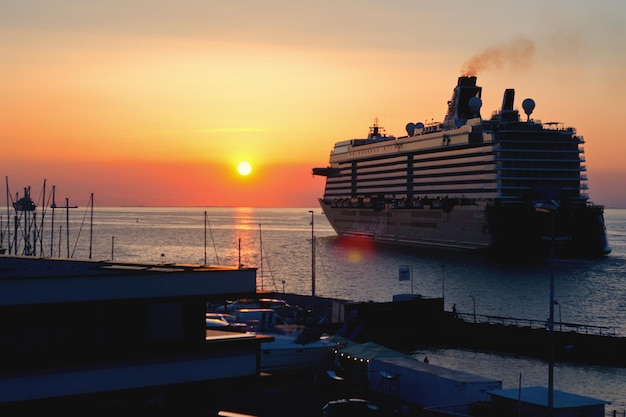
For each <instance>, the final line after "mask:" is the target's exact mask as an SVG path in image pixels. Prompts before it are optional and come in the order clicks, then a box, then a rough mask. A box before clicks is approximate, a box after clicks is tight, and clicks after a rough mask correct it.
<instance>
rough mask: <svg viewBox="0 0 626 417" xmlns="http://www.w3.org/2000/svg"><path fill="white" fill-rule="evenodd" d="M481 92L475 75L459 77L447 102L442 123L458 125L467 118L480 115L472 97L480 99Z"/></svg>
mask: <svg viewBox="0 0 626 417" xmlns="http://www.w3.org/2000/svg"><path fill="white" fill-rule="evenodd" d="M481 92H482V88H481V87H478V86H477V85H476V77H475V76H470V77H466V76H462V77H459V79H458V83H457V86H456V87H455V89H454V93H452V99H451V100H450V101H449V102H448V113H447V114H446V117H445V119H444V125H446V126H447V127H458V126H462V125H463V124H465V121H466V120H467V119H472V118H474V117H480V114H479V113H478V114H477V111H478V110H479V109H480V107H479V106H476V104H477V102H476V100H472V99H474V98H479V99H480V95H481ZM470 102H471V103H470Z"/></svg>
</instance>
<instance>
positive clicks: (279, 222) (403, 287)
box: [44, 208, 626, 412]
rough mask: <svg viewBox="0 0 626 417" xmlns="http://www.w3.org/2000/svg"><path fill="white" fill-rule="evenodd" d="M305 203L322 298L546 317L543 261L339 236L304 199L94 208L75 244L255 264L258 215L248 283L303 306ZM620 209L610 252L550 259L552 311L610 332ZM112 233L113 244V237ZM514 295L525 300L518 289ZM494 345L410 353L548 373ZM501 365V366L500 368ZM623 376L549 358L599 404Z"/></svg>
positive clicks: (163, 261)
mask: <svg viewBox="0 0 626 417" xmlns="http://www.w3.org/2000/svg"><path fill="white" fill-rule="evenodd" d="M205 213H206V215H207V218H208V219H210V228H211V229H210V230H211V235H212V236H213V239H214V242H219V243H216V244H215V245H214V246H213V245H212V244H210V243H209V244H205V242H206V241H205V236H206V235H205V233H206V228H205V226H204V216H205ZM312 215H313V216H314V219H315V230H314V235H315V240H316V260H317V265H316V267H317V271H316V293H317V297H318V298H320V299H321V298H330V299H341V300H354V301H360V302H368V301H375V302H388V301H390V300H391V299H392V298H393V295H394V294H402V293H404V294H407V293H413V292H414V291H415V292H416V294H417V293H419V294H423V295H424V297H426V298H431V297H432V298H435V299H437V298H439V299H440V300H441V301H440V303H441V305H442V308H443V310H444V311H447V312H452V311H453V308H456V310H457V313H458V314H459V315H461V316H462V317H463V318H464V319H465V320H467V321H473V318H474V317H476V318H477V320H478V321H480V320H481V319H485V318H487V317H509V318H510V317H517V318H521V319H527V320H535V321H536V322H537V323H540V322H542V321H543V322H545V317H546V315H547V307H546V300H547V293H548V285H547V284H548V276H549V270H550V265H549V264H548V263H546V262H537V263H533V264H528V265H521V266H520V265H506V264H499V263H497V262H496V263H493V262H490V263H487V262H486V259H484V258H481V257H476V256H469V255H467V256H463V255H458V254H455V256H449V253H447V252H445V251H444V252H429V251H425V252H423V253H420V254H419V255H415V254H414V253H412V252H404V251H401V250H400V251H392V250H389V249H386V248H384V247H376V246H366V245H363V242H362V241H356V242H353V241H349V240H345V239H339V238H337V237H336V236H335V235H334V232H333V230H332V228H331V227H330V225H329V224H328V223H326V222H325V221H324V218H323V216H322V215H321V213H318V212H315V211H313V214H311V213H310V211H309V210H307V209H222V208H208V209H194V208H96V209H95V210H94V221H93V247H92V248H91V249H90V250H89V249H86V248H85V246H86V245H80V244H78V245H76V247H77V253H79V254H80V255H77V256H80V257H83V256H87V255H88V254H89V252H90V251H91V252H92V253H93V256H94V257H95V258H97V259H105V260H106V259H108V260H109V261H111V260H112V258H113V261H115V262H119V263H125V262H126V263H130V264H136V263H147V264H150V265H152V268H156V269H159V268H161V267H160V266H159V265H170V264H174V262H172V260H173V259H176V260H177V262H176V263H180V264H181V265H190V264H196V265H202V264H204V259H205V257H207V258H208V259H209V263H210V264H214V263H218V262H217V259H218V258H219V263H221V264H226V263H227V262H228V263H232V264H235V265H236V264H244V265H252V266H255V267H256V266H259V265H260V264H261V256H260V253H259V247H260V243H259V233H258V230H259V225H260V224H262V225H263V230H264V234H263V247H264V254H263V259H264V264H265V266H264V268H263V271H261V269H258V268H257V274H256V278H255V285H254V286H255V289H256V291H261V292H262V293H269V292H273V293H274V295H277V296H279V295H280V294H282V293H283V292H284V293H285V294H287V293H295V294H301V295H302V297H303V299H301V300H300V301H299V302H298V304H299V305H301V306H302V307H303V308H305V309H307V308H310V307H311V305H310V304H309V303H307V300H310V301H311V302H312V299H311V298H310V294H311V285H312V282H311V254H310V251H311V239H310V238H311V221H310V220H311V216H312ZM620 216H624V213H623V211H620V210H615V211H612V210H608V211H607V224H608V225H609V226H610V227H609V230H610V231H612V233H613V234H612V235H611V234H610V235H609V236H612V237H613V238H612V239H611V243H612V245H613V247H614V248H615V250H614V252H613V253H612V254H611V255H610V256H609V257H607V258H604V259H599V260H583V261H581V260H571V261H568V260H559V261H556V262H555V265H553V267H554V276H555V281H556V299H557V300H558V301H559V303H560V307H561V309H558V310H557V311H558V313H557V316H556V323H560V322H562V323H585V324H586V325H588V326H589V327H590V328H593V327H594V326H596V327H597V328H599V329H603V330H607V332H608V333H610V334H615V335H618V336H619V335H623V334H624V333H623V332H624V327H623V326H624V318H623V314H624V310H623V308H620V307H619V305H620V304H619V303H621V302H622V301H621V300H622V299H623V297H622V295H623V291H624V289H623V285H621V280H622V277H623V272H624V256H623V253H622V251H621V248H623V247H624V246H625V245H624V244H623V242H622V240H620V239H621V236H623V235H624V234H623V229H620V227H623V224H624V222H623V221H622V218H623V217H620ZM74 217H79V216H74ZM68 224H69V225H70V234H69V236H70V237H71V236H75V234H76V233H75V232H76V231H77V230H79V228H80V222H79V221H78V219H76V218H73V217H70V220H69V223H68ZM83 236H84V235H83ZM113 237H114V238H115V248H114V251H112V249H111V246H112V245H111V241H112V240H113V239H112V238H113ZM63 243H65V242H63ZM44 246H45V245H44ZM62 246H64V245H62ZM211 246H213V247H211ZM211 249H212V250H211ZM81 251H82V252H81ZM178 260H180V261H178ZM269 265H271V267H269ZM401 265H412V269H413V274H414V277H413V280H412V281H411V282H410V283H409V282H406V281H400V280H399V279H398V270H399V266H401ZM135 268H137V266H135ZM603 289H604V290H606V289H610V293H603V292H602V290H603ZM440 295H443V297H440ZM520 299H521V300H523V302H520V301H518V300H520ZM574 305H576V306H577V307H576V308H574V307H573V306H574ZM582 307H584V308H582ZM559 310H560V311H559ZM468 319H469V320H468ZM557 329H558V324H557ZM481 352H483V353H482V355H483V356H481ZM494 355H495V354H494V353H489V352H488V351H481V350H478V351H476V350H463V348H460V347H456V348H455V347H445V348H443V347H424V346H422V347H419V348H417V349H416V350H415V351H414V352H413V356H414V357H415V358H416V359H417V360H421V359H422V358H423V357H424V356H428V357H429V358H430V360H431V363H434V364H437V365H440V366H446V367H450V368H452V369H458V370H467V371H470V372H473V373H474V374H477V375H485V376H488V377H490V378H495V379H497V380H503V381H508V382H503V388H505V389H506V388H513V387H514V386H512V384H514V383H515V382H516V381H517V377H518V375H517V374H519V373H524V377H525V382H524V385H525V386H531V385H539V386H545V385H546V380H545V372H546V371H545V363H544V362H543V360H542V359H532V358H531V357H527V356H520V355H519V354H516V355H511V356H510V360H512V361H514V362H512V363H509V364H508V365H506V366H504V367H503V366H500V365H496V366H495V367H493V366H494V364H495V363H498V362H499V361H500V360H501V359H502V358H503V357H501V356H498V355H495V356H494ZM503 355H505V354H503ZM464 357H467V358H472V360H471V361H472V362H471V363H468V362H467V360H464V359H463V358H464ZM505 357H506V356H505ZM477 358H478V359H477ZM519 364H524V365H519ZM520 366H521V367H522V368H519V367H520ZM492 367H493V368H492ZM577 369H578V371H577ZM580 369H584V370H585V372H586V373H590V375H587V376H586V377H585V378H584V381H585V382H586V381H593V384H592V385H590V384H589V383H585V384H582V380H580V378H579V376H565V377H564V376H563V374H562V372H567V374H569V373H570V371H571V372H573V374H572V375H577V372H580ZM505 370H506V371H507V372H506V373H505V374H502V372H504V371H505ZM498 372H500V373H501V374H497V373H498ZM494 373H495V375H494ZM567 374H566V375H567ZM623 378H626V373H625V372H624V371H623V368H619V367H612V366H608V367H603V366H596V365H591V366H590V365H576V364H573V365H571V364H568V363H558V364H557V365H556V367H555V389H557V390H561V391H565V392H572V393H575V394H580V395H584V394H586V395H591V396H592V397H595V398H600V399H603V400H608V401H610V402H611V404H610V405H609V406H607V410H612V409H615V410H618V411H619V410H623V409H624V408H625V407H624V401H623V393H622V391H621V388H620V387H621V386H623V385H622V384H621V383H620V381H621V379H623ZM512 381H514V382H512ZM270 385H272V383H270ZM310 388H311V389H317V388H315V387H313V386H312V387H310ZM250 389H251V390H253V388H252V387H251V388H250ZM315 401H320V399H319V398H318V399H316V400H315ZM607 412H608V411H607Z"/></svg>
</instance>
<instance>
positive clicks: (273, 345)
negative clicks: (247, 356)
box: [260, 327, 337, 372]
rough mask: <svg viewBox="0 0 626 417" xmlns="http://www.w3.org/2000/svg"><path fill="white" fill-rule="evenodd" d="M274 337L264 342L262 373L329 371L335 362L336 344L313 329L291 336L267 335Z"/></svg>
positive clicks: (261, 359)
mask: <svg viewBox="0 0 626 417" xmlns="http://www.w3.org/2000/svg"><path fill="white" fill-rule="evenodd" d="M263 334H264V335H269V336H272V337H274V340H273V341H272V342H264V343H261V348H260V349H261V358H260V367H261V371H262V372H291V371H299V370H305V369H315V368H319V369H326V367H327V366H328V365H327V364H329V363H332V359H333V349H334V348H335V347H336V346H337V344H336V343H335V342H333V341H332V340H330V339H329V338H328V337H327V336H325V335H319V334H316V332H314V331H312V330H310V329H309V328H302V327H300V328H297V329H295V330H294V331H292V332H289V333H278V332H273V331H268V332H263Z"/></svg>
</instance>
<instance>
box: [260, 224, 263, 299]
mask: <svg viewBox="0 0 626 417" xmlns="http://www.w3.org/2000/svg"><path fill="white" fill-rule="evenodd" d="M259 256H260V258H261V259H260V263H261V291H263V234H262V233H261V223H259Z"/></svg>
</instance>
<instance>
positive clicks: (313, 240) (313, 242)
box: [309, 210, 315, 298]
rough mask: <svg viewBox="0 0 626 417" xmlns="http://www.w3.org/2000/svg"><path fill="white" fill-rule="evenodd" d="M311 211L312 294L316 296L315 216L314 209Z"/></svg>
mask: <svg viewBox="0 0 626 417" xmlns="http://www.w3.org/2000/svg"><path fill="white" fill-rule="evenodd" d="M309 213H311V296H312V297H313V298H315V218H314V217H313V215H314V212H313V210H309Z"/></svg>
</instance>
